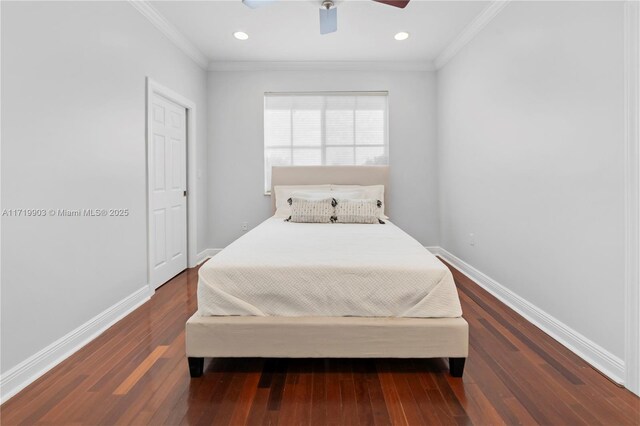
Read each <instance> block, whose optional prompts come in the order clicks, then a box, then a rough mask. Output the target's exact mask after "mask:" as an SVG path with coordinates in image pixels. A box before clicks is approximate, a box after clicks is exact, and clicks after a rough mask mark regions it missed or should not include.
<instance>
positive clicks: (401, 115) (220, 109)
mask: <svg viewBox="0 0 640 426" xmlns="http://www.w3.org/2000/svg"><path fill="white" fill-rule="evenodd" d="M360 90H362V91H366V90H388V91H389V128H390V134H389V155H390V160H389V161H390V170H391V177H390V202H389V211H390V213H391V215H390V216H391V220H393V221H394V222H395V223H397V224H398V225H399V226H401V227H402V228H403V229H404V230H405V231H407V232H408V233H409V234H411V235H412V236H413V237H414V238H416V239H418V240H419V241H420V242H421V243H423V244H425V245H437V244H438V227H439V224H438V210H437V194H436V190H437V182H436V178H437V173H436V155H437V154H436V114H435V105H436V90H435V75H434V73H433V72H423V71H216V72H210V73H209V166H210V168H209V188H210V190H211V194H210V199H209V215H210V216H209V217H210V223H209V232H210V241H211V243H212V247H215V248H223V247H226V246H227V245H228V244H229V243H230V242H232V241H233V240H235V239H236V238H238V237H239V236H240V235H241V233H242V232H241V230H240V224H241V223H242V222H248V223H249V225H250V226H251V227H253V226H256V225H258V224H259V223H260V222H262V221H263V220H265V219H266V218H268V217H269V216H270V215H271V214H272V212H271V200H270V198H269V197H268V196H265V195H264V181H263V180H264V178H263V170H264V167H263V143H264V141H263V96H264V93H265V92H287V91H293V92H295V91H360Z"/></svg>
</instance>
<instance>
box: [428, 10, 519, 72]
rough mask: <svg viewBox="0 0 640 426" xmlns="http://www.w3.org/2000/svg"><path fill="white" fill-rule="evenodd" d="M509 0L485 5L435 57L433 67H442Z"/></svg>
mask: <svg viewBox="0 0 640 426" xmlns="http://www.w3.org/2000/svg"><path fill="white" fill-rule="evenodd" d="M509 2H510V0H497V1H493V2H491V4H489V5H488V6H487V7H485V8H484V9H483V10H482V12H480V14H479V15H478V16H476V17H475V19H474V20H473V21H471V22H470V23H469V24H468V25H467V26H466V27H465V28H464V29H463V30H462V31H461V32H460V34H458V36H457V37H456V38H455V39H453V41H452V42H451V43H449V45H448V46H447V47H445V48H444V49H443V50H442V52H440V54H439V55H438V56H437V57H436V60H435V67H436V69H440V68H442V67H444V66H445V65H446V64H447V62H449V61H450V60H451V59H452V58H453V57H454V56H456V55H457V54H458V53H459V52H460V51H461V50H462V49H463V48H464V47H465V46H466V45H467V44H468V43H469V42H470V41H471V40H473V39H474V38H475V37H476V36H477V35H478V34H479V33H480V31H482V30H483V29H484V27H486V26H487V24H488V23H489V22H491V21H492V20H493V18H495V17H496V16H498V13H500V12H501V11H502V9H504V8H505V6H507V4H509Z"/></svg>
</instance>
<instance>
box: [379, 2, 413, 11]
mask: <svg viewBox="0 0 640 426" xmlns="http://www.w3.org/2000/svg"><path fill="white" fill-rule="evenodd" d="M373 1H375V2H377V3H384V4H388V5H389V6H394V7H399V8H400V9H404V8H405V7H407V5H408V4H409V1H410V0H373Z"/></svg>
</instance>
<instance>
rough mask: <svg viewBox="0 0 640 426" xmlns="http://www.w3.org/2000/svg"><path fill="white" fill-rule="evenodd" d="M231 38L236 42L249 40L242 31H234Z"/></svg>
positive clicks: (247, 35)
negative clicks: (236, 40) (235, 39)
mask: <svg viewBox="0 0 640 426" xmlns="http://www.w3.org/2000/svg"><path fill="white" fill-rule="evenodd" d="M233 36H234V37H235V38H237V39H238V40H246V39H248V38H249V34H247V33H245V32H242V31H236V32H235V33H233Z"/></svg>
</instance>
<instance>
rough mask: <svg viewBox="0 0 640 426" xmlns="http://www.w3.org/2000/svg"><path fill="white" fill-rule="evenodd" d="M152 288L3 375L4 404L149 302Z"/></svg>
mask: <svg viewBox="0 0 640 426" xmlns="http://www.w3.org/2000/svg"><path fill="white" fill-rule="evenodd" d="M150 297H151V293H150V292H149V286H148V285H146V284H145V285H144V287H141V288H140V289H138V290H137V291H136V292H135V293H133V294H131V295H129V296H127V297H126V298H124V299H122V300H121V301H119V302H118V303H116V304H115V305H113V306H111V307H110V308H108V309H107V310H105V311H103V312H102V313H101V314H99V315H97V316H95V317H93V318H92V319H90V320H89V321H87V322H86V323H84V324H82V325H81V326H80V327H78V328H76V329H75V330H73V331H71V332H70V333H68V334H66V335H65V336H63V337H61V338H60V339H58V340H56V341H55V342H53V343H52V344H50V345H49V346H47V347H46V348H44V349H42V350H41V351H39V352H37V353H36V354H34V355H32V356H30V357H29V358H27V359H26V360H24V361H22V362H21V363H20V364H18V365H16V366H15V367H13V368H11V369H10V370H8V371H7V372H5V373H4V374H2V375H1V376H0V403H4V402H5V401H6V400H8V399H9V398H11V397H12V396H14V395H15V394H16V393H18V392H20V391H21V390H22V389H24V388H25V387H26V386H28V385H29V384H31V383H32V382H34V381H35V380H36V379H37V378H39V377H40V376H42V375H43V374H44V373H46V372H47V371H49V370H51V369H52V368H53V367H55V366H56V365H58V364H59V363H60V362H62V361H64V360H65V359H66V358H68V357H70V356H71V355H72V354H73V353H75V352H76V351H78V350H79V349H80V348H82V347H83V346H85V345H86V344H87V343H89V342H90V341H92V340H93V339H95V338H96V337H98V336H99V335H100V334H102V333H103V332H104V331H105V330H106V329H107V328H109V327H111V326H112V325H113V324H115V323H116V322H118V321H120V320H121V319H122V318H123V317H125V316H126V315H128V314H129V313H130V312H132V311H133V310H134V309H136V308H137V307H138V306H140V305H142V304H143V303H144V302H146V301H147V300H149V298H150Z"/></svg>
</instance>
